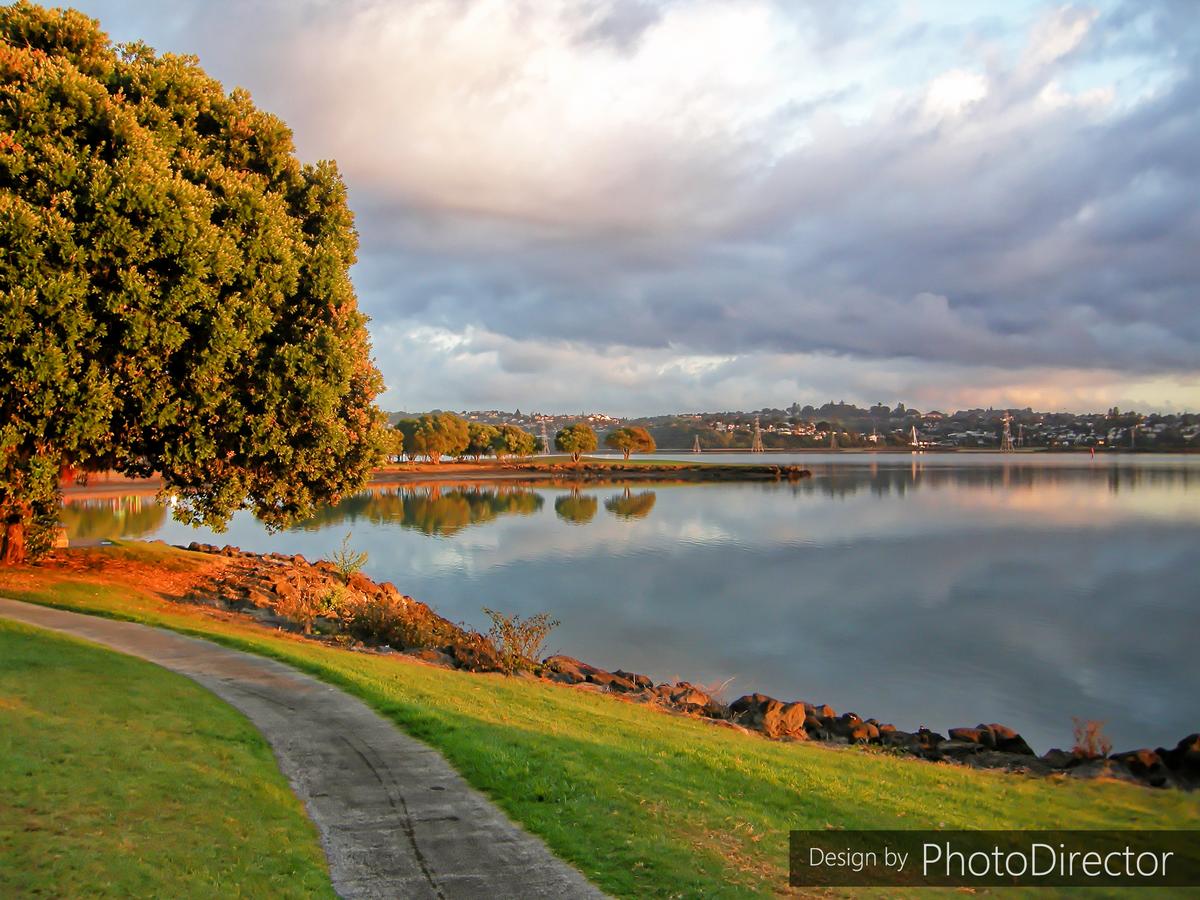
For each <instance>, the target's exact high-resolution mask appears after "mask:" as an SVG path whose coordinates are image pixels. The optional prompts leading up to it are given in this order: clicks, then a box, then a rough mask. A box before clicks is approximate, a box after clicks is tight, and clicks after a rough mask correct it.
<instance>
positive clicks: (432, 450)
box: [396, 413, 470, 466]
mask: <svg viewBox="0 0 1200 900" xmlns="http://www.w3.org/2000/svg"><path fill="white" fill-rule="evenodd" d="M396 427H397V428H398V429H400V432H401V433H402V434H403V435H404V447H405V450H406V452H407V453H408V455H409V456H424V457H427V458H428V459H429V461H430V462H431V463H433V464H434V465H435V466H436V465H438V464H439V463H441V461H442V457H443V456H458V455H459V454H460V453H462V452H463V451H464V450H466V449H467V444H468V443H469V441H470V435H469V432H468V430H467V421H466V420H465V419H462V418H460V417H458V416H456V415H455V414H454V413H426V414H425V415H423V416H421V417H420V418H417V419H401V420H400V421H399V422H397V423H396Z"/></svg>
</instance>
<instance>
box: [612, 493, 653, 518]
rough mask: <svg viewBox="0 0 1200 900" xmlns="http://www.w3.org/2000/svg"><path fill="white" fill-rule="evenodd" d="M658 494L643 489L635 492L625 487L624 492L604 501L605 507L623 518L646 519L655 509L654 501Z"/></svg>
mask: <svg viewBox="0 0 1200 900" xmlns="http://www.w3.org/2000/svg"><path fill="white" fill-rule="evenodd" d="M657 499H658V496H657V495H656V494H655V493H654V491H642V492H640V493H637V494H634V493H632V492H631V491H630V490H629V488H625V493H624V494H616V495H614V496H612V497H609V498H608V499H607V500H605V501H604V508H605V509H607V510H608V511H609V512H610V513H612V514H613V515H614V516H617V517H619V518H622V519H644V518H646V516H648V515H650V510H652V509H654V501H656V500H657Z"/></svg>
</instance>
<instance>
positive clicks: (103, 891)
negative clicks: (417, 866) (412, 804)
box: [0, 619, 332, 897]
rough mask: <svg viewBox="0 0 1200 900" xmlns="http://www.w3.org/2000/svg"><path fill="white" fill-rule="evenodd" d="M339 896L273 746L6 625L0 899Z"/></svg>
mask: <svg viewBox="0 0 1200 900" xmlns="http://www.w3.org/2000/svg"><path fill="white" fill-rule="evenodd" d="M38 895H40V896H55V897H62V896H113V897H128V896H140V897H150V896H156V897H215V896H222V897H233V896H247V897H262V896H275V897H284V896H294V897H313V896H332V889H331V888H330V886H329V875H328V871H327V869H326V866H325V858H324V855H323V854H322V852H321V848H320V845H319V844H318V842H317V835H316V829H315V828H314V827H313V826H312V823H311V822H309V820H308V819H307V817H306V816H305V814H304V810H303V808H302V806H301V805H300V803H299V801H298V800H297V799H296V798H295V796H294V795H293V794H292V791H291V789H290V788H289V787H288V784H287V782H286V781H285V780H284V778H283V776H282V775H281V774H280V772H279V769H278V767H277V766H276V763H275V758H274V757H273V756H272V755H271V751H270V748H269V747H268V746H267V744H266V742H265V741H264V740H263V739H262V737H261V736H260V735H259V733H258V732H257V731H256V730H255V729H254V728H253V726H251V725H250V723H249V722H248V721H247V720H246V719H245V718H244V717H243V716H242V715H241V714H240V713H238V712H237V711H235V710H234V709H233V708H232V707H229V706H227V705H226V704H225V703H223V702H221V701H220V700H218V699H217V698H216V697H214V696H213V695H212V694H210V693H209V692H208V691H206V690H204V689H203V688H201V687H200V686H199V685H196V684H194V683H193V682H191V681H189V680H187V679H186V678H184V677H182V676H180V675H175V674H173V673H171V672H168V671H166V670H164V669H160V668H158V667H157V666H154V665H151V664H149V663H146V662H143V661H141V660H137V659H134V658H132V657H129V656H124V655H122V654H119V653H114V652H111V651H108V650H104V649H101V648H99V647H96V646H95V645H92V644H87V643H84V642H82V641H77V640H73V639H71V638H67V637H62V636H59V635H55V634H53V633H52V632H48V631H43V630H40V629H34V628H28V627H26V626H23V625H18V624H15V623H11V622H6V621H4V620H3V619H0V896H4V897H25V896H38Z"/></svg>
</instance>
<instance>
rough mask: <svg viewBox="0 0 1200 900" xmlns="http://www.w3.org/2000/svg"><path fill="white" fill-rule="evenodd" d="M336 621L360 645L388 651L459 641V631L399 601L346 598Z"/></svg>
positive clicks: (382, 596) (377, 597)
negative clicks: (385, 647)
mask: <svg viewBox="0 0 1200 900" xmlns="http://www.w3.org/2000/svg"><path fill="white" fill-rule="evenodd" d="M338 618H339V619H341V621H342V623H343V625H344V626H345V628H346V630H347V631H349V632H350V634H352V635H353V636H354V637H356V638H358V639H359V640H361V641H370V642H372V643H378V644H387V645H389V646H391V647H435V648H436V647H445V646H446V645H447V644H453V643H456V642H458V641H460V640H462V638H463V630H462V629H460V628H458V627H456V626H455V625H452V624H450V623H449V622H447V621H446V620H445V619H442V618H441V617H440V616H437V615H434V614H433V613H431V612H429V611H428V610H425V609H423V608H421V607H419V606H418V607H417V608H415V609H414V608H413V607H412V606H411V605H410V604H408V603H407V602H406V601H405V600H404V598H402V597H393V596H389V595H387V594H377V595H375V596H373V597H365V596H363V595H361V594H350V595H349V596H348V599H347V600H346V601H345V602H344V603H343V604H342V605H341V608H340V610H339V614H338Z"/></svg>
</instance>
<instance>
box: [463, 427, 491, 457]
mask: <svg viewBox="0 0 1200 900" xmlns="http://www.w3.org/2000/svg"><path fill="white" fill-rule="evenodd" d="M499 434H500V432H499V431H498V430H497V429H496V426H494V425H488V424H487V423H485V422H468V423H467V446H466V450H465V451H464V452H465V453H466V454H467V455H468V456H473V457H475V461H476V462H478V461H479V458H480V457H481V456H483V454H485V453H491V452H492V442H493V441H495V440H496V438H497V437H498V436H499Z"/></svg>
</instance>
